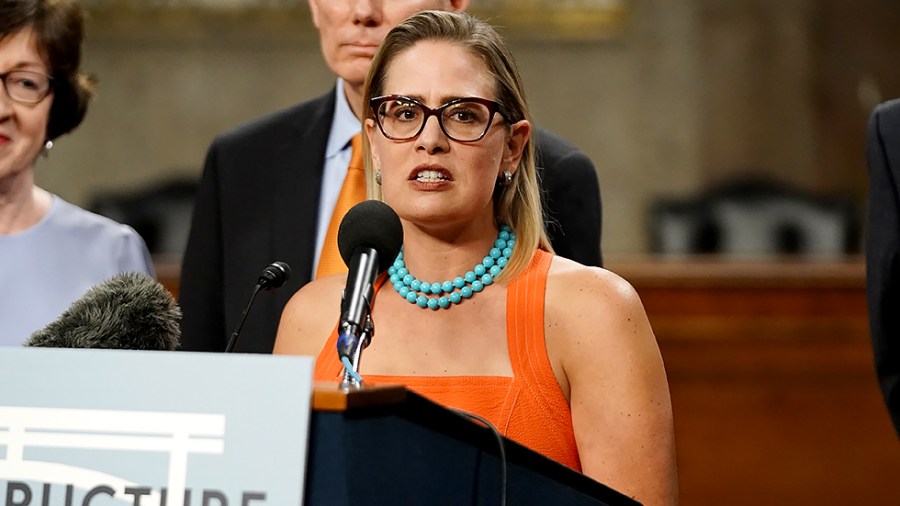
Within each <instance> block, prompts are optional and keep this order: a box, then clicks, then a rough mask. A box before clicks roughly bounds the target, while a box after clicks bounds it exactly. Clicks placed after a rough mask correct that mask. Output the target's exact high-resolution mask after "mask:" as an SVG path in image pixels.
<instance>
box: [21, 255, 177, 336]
mask: <svg viewBox="0 0 900 506" xmlns="http://www.w3.org/2000/svg"><path fill="white" fill-rule="evenodd" d="M180 321H181V309H180V308H179V307H178V304H177V303H176V302H175V298H174V297H173V296H172V294H171V293H169V291H168V290H166V289H165V287H163V286H162V285H161V284H160V283H159V282H158V281H156V280H155V279H153V278H152V277H150V276H148V275H147V274H143V273H139V272H127V273H123V274H118V275H116V276H113V277H112V278H110V279H108V280H106V281H104V282H102V283H100V284H98V285H95V286H94V287H92V288H91V289H90V290H88V291H87V292H85V294H84V295H83V296H82V297H81V298H80V299H78V300H76V301H75V302H73V303H72V304H71V305H70V306H69V308H68V309H67V310H66V311H64V312H63V313H62V314H61V315H60V316H59V317H58V318H57V319H56V320H54V321H53V322H51V323H50V324H49V325H47V326H46V327H44V328H43V329H41V330H38V331H37V332H35V333H34V334H32V335H31V337H30V338H29V339H28V340H27V341H26V342H25V346H32V347H44V348H105V349H116V350H174V349H176V348H178V346H179V345H180V341H181V327H180V325H179V322H180Z"/></svg>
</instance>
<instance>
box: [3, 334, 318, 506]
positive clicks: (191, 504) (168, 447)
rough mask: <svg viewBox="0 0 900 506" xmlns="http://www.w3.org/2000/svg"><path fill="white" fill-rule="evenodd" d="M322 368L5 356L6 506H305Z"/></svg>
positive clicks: (119, 353) (84, 353) (169, 358)
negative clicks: (315, 372) (316, 374)
mask: <svg viewBox="0 0 900 506" xmlns="http://www.w3.org/2000/svg"><path fill="white" fill-rule="evenodd" d="M312 363H313V361H312V358H311V357H281V356H264V355H237V354H235V355H223V354H211V353H188V352H155V351H124V350H88V349H49V348H0V371H2V374H3V378H4V381H3V383H4V384H3V387H2V389H0V501H5V502H3V503H2V504H4V505H5V506H31V505H34V506H38V505H41V506H56V505H59V506H82V505H91V506H105V505H116V506H118V505H128V506H229V505H231V506H263V505H273V506H282V505H284V506H290V505H300V504H301V503H302V497H303V486H304V476H305V473H306V453H307V445H308V435H309V423H310V400H311V395H312Z"/></svg>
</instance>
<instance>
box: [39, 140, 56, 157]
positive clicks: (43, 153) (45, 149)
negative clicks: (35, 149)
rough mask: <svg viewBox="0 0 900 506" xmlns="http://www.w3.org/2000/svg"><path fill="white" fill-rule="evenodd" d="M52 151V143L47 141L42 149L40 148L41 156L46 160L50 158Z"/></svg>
mask: <svg viewBox="0 0 900 506" xmlns="http://www.w3.org/2000/svg"><path fill="white" fill-rule="evenodd" d="M51 149H53V141H47V142H45V143H44V147H42V148H41V156H43V157H44V158H47V157H48V156H50V150H51Z"/></svg>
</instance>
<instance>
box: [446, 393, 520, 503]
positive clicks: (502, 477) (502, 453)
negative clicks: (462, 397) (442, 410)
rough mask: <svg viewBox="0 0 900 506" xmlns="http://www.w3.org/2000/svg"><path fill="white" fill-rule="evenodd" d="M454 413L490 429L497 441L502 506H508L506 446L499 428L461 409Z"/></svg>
mask: <svg viewBox="0 0 900 506" xmlns="http://www.w3.org/2000/svg"><path fill="white" fill-rule="evenodd" d="M454 411H456V412H457V413H459V414H460V415H462V416H464V417H466V418H469V419H472V420H475V421H477V422H480V423H481V424H482V425H484V426H485V427H486V428H488V429H489V430H490V431H491V433H492V434H494V437H495V438H496V439H497V448H499V450H500V506H506V492H507V490H506V476H507V470H506V445H504V444H503V435H502V434H500V431H499V430H497V427H494V424H492V423H491V422H489V421H487V420H486V419H485V418H483V417H481V416H478V415H476V414H474V413H469V412H466V411H463V410H461V409H454Z"/></svg>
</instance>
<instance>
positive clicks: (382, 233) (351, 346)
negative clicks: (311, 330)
mask: <svg viewBox="0 0 900 506" xmlns="http://www.w3.org/2000/svg"><path fill="white" fill-rule="evenodd" d="M337 241H338V250H340V252H341V258H343V259H344V263H346V264H347V267H348V268H349V272H348V273H347V285H346V287H345V288H344V293H343V296H342V298H341V321H340V324H339V326H338V331H339V332H338V342H337V348H338V356H339V357H340V358H341V361H342V362H344V364H345V367H346V365H347V363H346V361H345V359H346V360H348V361H349V362H350V365H351V366H352V369H348V370H347V371H345V376H344V381H345V383H349V382H350V378H351V377H352V376H353V375H354V374H355V373H356V370H357V368H358V367H359V358H360V354H361V353H362V349H363V348H365V347H366V346H368V344H369V340H370V339H371V336H372V334H374V330H375V329H374V327H373V325H372V321H371V318H370V317H369V311H370V309H371V307H372V298H373V296H374V285H375V278H377V277H378V275H379V274H381V273H382V272H384V271H386V270H387V269H388V267H390V266H391V264H392V263H393V262H394V259H395V258H396V257H397V253H399V252H400V246H401V245H402V244H403V227H402V225H401V224H400V218H399V217H398V216H397V213H395V212H394V210H393V209H391V208H390V207H389V206H388V205H387V204H385V203H384V202H380V201H377V200H365V201H363V202H360V203H359V204H357V205H355V206H353V207H352V208H350V210H349V211H347V214H346V215H344V219H343V220H341V226H340V228H338V237H337ZM356 378H357V379H356V380H355V381H354V382H352V383H354V384H358V382H359V379H358V376H356Z"/></svg>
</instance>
